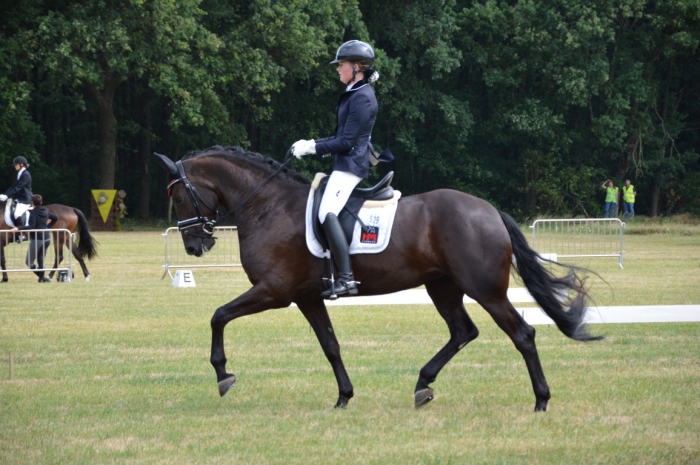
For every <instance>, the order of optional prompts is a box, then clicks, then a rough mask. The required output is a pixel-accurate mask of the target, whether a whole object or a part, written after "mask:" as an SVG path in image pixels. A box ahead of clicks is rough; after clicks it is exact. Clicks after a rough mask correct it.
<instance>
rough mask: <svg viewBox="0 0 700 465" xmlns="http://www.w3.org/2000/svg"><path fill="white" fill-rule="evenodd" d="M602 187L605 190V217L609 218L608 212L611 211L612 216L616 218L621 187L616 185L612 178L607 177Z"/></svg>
mask: <svg viewBox="0 0 700 465" xmlns="http://www.w3.org/2000/svg"><path fill="white" fill-rule="evenodd" d="M600 187H602V188H603V190H605V218H608V212H610V218H615V209H616V208H617V200H618V197H619V196H620V189H619V188H617V187H615V185H614V184H613V182H612V181H611V180H610V179H606V180H605V181H604V182H603V185H602V186H600Z"/></svg>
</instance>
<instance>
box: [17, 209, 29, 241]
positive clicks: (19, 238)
mask: <svg viewBox="0 0 700 465" xmlns="http://www.w3.org/2000/svg"><path fill="white" fill-rule="evenodd" d="M25 224H27V212H24V213H22V215H21V216H20V217H19V218H15V226H24V225H25ZM26 240H27V236H25V235H24V233H22V232H17V233H15V242H19V243H20V244H21V243H22V242H24V241H26Z"/></svg>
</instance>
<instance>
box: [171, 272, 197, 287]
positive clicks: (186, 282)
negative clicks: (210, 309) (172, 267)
mask: <svg viewBox="0 0 700 465" xmlns="http://www.w3.org/2000/svg"><path fill="white" fill-rule="evenodd" d="M173 287H197V285H196V284H195V282H194V275H193V274H192V272H191V271H190V270H177V272H176V273H175V277H174V278H173Z"/></svg>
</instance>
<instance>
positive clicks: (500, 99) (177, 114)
mask: <svg viewBox="0 0 700 465" xmlns="http://www.w3.org/2000/svg"><path fill="white" fill-rule="evenodd" d="M0 17H2V20H1V21H0V39H1V40H0V65H1V66H0V108H1V110H0V183H2V185H0V189H1V190H4V189H5V188H6V186H7V185H9V183H11V182H12V179H13V176H14V170H13V169H12V166H11V160H12V158H14V157H15V156H18V155H23V156H25V157H27V158H28V159H29V160H30V162H31V169H30V171H31V172H32V175H33V177H34V186H35V189H34V190H35V192H38V193H41V194H42V195H44V196H45V197H46V198H47V200H48V201H49V202H50V203H56V202H58V203H65V204H68V205H72V206H76V207H78V208H80V209H82V210H83V211H89V209H90V203H89V202H90V190H91V189H97V188H103V189H108V188H116V189H124V190H125V191H126V192H127V195H128V198H127V204H128V205H129V210H130V213H131V216H132V217H137V218H150V217H164V216H165V214H166V210H167V198H166V196H165V184H166V182H167V179H165V177H164V175H163V174H162V173H161V172H160V171H159V169H158V168H157V166H156V165H155V163H154V160H153V156H152V152H154V151H157V152H160V153H165V154H168V155H169V156H171V157H172V158H175V159H178V158H180V157H182V156H183V155H185V154H186V153H188V152H190V151H193V150H201V149H205V148H207V147H210V146H213V145H240V146H243V147H244V148H246V149H249V150H252V151H256V152H260V153H263V154H265V155H269V156H272V157H273V158H276V159H278V160H281V159H282V157H283V156H284V154H285V152H286V150H287V149H288V148H289V146H290V145H291V144H292V143H293V142H294V141H296V140H297V139H302V138H304V139H309V138H320V137H325V136H329V135H331V134H333V132H334V128H335V106H336V103H337V99H338V96H339V95H340V93H341V91H342V85H341V84H340V83H339V81H338V77H337V74H336V72H335V68H334V67H332V66H330V65H328V62H329V61H331V59H332V58H333V57H334V54H335V50H336V48H337V47H338V46H339V45H340V44H341V43H342V42H343V41H345V40H349V39H361V40H365V41H367V42H369V43H370V44H372V45H373V46H374V48H375V52H376V54H377V63H376V64H377V69H378V71H379V73H380V75H381V77H380V79H379V81H378V82H377V83H376V84H375V92H376V94H377V99H378V101H379V105H380V110H379V116H378V120H377V124H376V126H375V129H374V133H373V137H372V141H373V143H374V145H375V146H376V147H377V148H379V149H384V148H390V149H391V150H392V152H393V153H394V155H395V158H396V159H395V161H394V162H393V163H391V164H388V165H386V166H382V165H380V166H379V167H378V168H376V169H374V170H372V171H373V174H372V177H371V179H370V182H371V181H374V180H377V179H378V178H380V177H381V176H382V175H383V174H385V173H386V172H387V171H388V170H394V171H395V173H396V174H395V178H394V185H395V186H396V187H397V188H399V189H400V190H401V191H402V192H403V193H404V194H405V195H409V194H414V193H420V192H424V191H428V190H432V189H438V188H452V189H458V190H461V191H464V192H468V193H471V194H474V195H477V196H479V197H482V198H485V199H487V200H488V201H490V202H491V203H492V204H494V205H495V206H496V207H498V208H500V209H503V210H505V211H507V212H509V213H511V214H512V215H514V216H515V217H517V218H519V219H521V220H525V219H526V218H532V217H534V216H556V217H568V216H579V215H583V216H599V215H600V214H601V212H602V208H603V201H604V193H603V192H602V190H601V189H600V185H601V183H602V181H603V180H604V179H607V178H611V179H614V180H616V181H617V183H618V184H619V183H621V182H622V181H623V180H624V179H631V180H632V183H633V184H634V185H635V186H636V187H637V189H638V193H639V194H638V196H637V206H636V210H637V212H639V213H641V214H644V215H650V216H656V215H661V214H673V213H678V212H689V213H695V214H697V213H700V200H699V199H700V162H699V157H698V152H699V151H700V149H699V147H700V138H699V134H700V2H698V1H697V0H657V1H650V0H623V1H620V0H614V1H613V0H556V1H552V2H532V1H529V0H512V1H501V0H480V1H460V0H442V1H435V0H423V1H421V0H418V1H405V0H398V1H397V0H394V1H388V0H281V1H272V0H249V1H246V2H240V1H220V0H149V1H145V2H144V1H142V0H86V1H82V2H73V1H67V0H16V1H14V2H2V3H1V4H0ZM307 158H309V157H307ZM294 168H295V169H297V170H298V171H301V172H302V173H305V174H307V175H308V176H309V177H310V176H311V175H312V173H314V172H316V171H330V166H329V165H328V163H323V162H318V161H316V160H313V159H306V158H305V159H303V160H298V161H295V162H294Z"/></svg>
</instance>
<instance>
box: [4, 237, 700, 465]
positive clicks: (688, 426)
mask: <svg viewBox="0 0 700 465" xmlns="http://www.w3.org/2000/svg"><path fill="white" fill-rule="evenodd" d="M639 227H640V228H650V226H649V225H639ZM633 229H634V225H630V229H629V230H630V231H632V230H633ZM640 231H641V232H639V233H638V234H635V233H634V232H631V233H630V234H629V235H628V236H626V237H625V269H624V270H619V269H618V268H617V262H616V260H615V259H590V260H588V261H583V262H581V263H579V264H580V265H584V266H588V267H590V268H591V269H592V270H593V271H596V272H597V273H599V274H600V277H601V278H602V280H601V279H600V278H597V277H594V278H592V284H593V297H594V298H595V300H596V303H598V304H599V305H653V304H700V286H699V285H698V284H699V283H700V279H698V273H699V272H700V226H697V225H684V226H678V227H673V228H669V230H668V231H665V230H661V231H659V230H653V228H652V229H648V230H644V231H642V230H641V229H640ZM95 236H96V237H97V239H98V240H99V242H100V244H101V245H100V250H99V251H100V255H99V256H98V257H97V258H96V259H95V260H93V261H92V262H89V264H88V265H89V267H90V270H91V272H92V281H91V282H90V283H84V282H82V280H81V279H79V276H78V273H77V271H76V280H75V282H73V283H70V284H64V283H55V282H54V283H50V284H39V283H36V282H35V278H33V275H31V276H30V275H28V274H17V273H15V274H12V275H11V276H10V280H11V281H10V283H6V284H0V299H1V301H2V305H1V309H0V327H1V328H2V330H1V331H2V332H1V333H0V334H1V336H0V355H1V357H0V360H2V365H0V369H1V371H0V463H2V464H25V463H27V464H28V463H32V464H35V463H70V464H79V463H89V464H96V463H99V464H103V463H120V464H121V463H135V464H136V463H149V464H150V463H168V464H173V463H176V464H187V463H196V464H199V463H246V464H247V463H250V464H265V463H291V464H327V463H338V464H340V463H366V464H385V463H401V464H414V463H415V464H448V463H454V464H457V463H489V464H491V463H635V464H636V463H648V464H657V463H698V462H700V445H699V444H700V424H699V423H698V418H700V359H699V356H700V324H696V323H684V324H674V323H667V324H628V325H595V326H594V327H593V328H592V329H593V332H594V333H596V334H597V333H604V334H605V335H606V336H607V337H606V339H605V340H604V341H600V342H595V343H590V344H582V343H576V342H573V341H570V340H568V339H566V338H565V337H564V336H563V335H562V334H561V333H560V332H559V331H558V330H557V329H556V328H554V327H551V326H538V327H537V343H538V348H539V352H540V357H541V359H542V364H543V367H544V370H545V374H546V375H547V379H548V381H549V384H550V388H551V391H552V400H551V401H550V403H549V410H548V411H547V412H545V413H537V414H536V413H533V412H532V409H533V407H534V395H533V393H532V388H531V385H530V381H529V377H528V374H527V369H526V367H525V364H524V362H523V361H522V358H521V357H520V355H519V353H518V352H517V351H516V350H515V349H514V348H513V346H512V344H511V342H510V341H509V340H508V339H507V337H506V336H505V334H504V333H503V332H501V331H500V330H499V329H498V328H497V327H496V326H495V324H494V323H493V321H492V320H491V319H490V318H489V317H488V315H486V313H485V312H484V311H483V310H482V309H481V308H480V307H478V306H475V305H470V306H468V308H467V310H468V311H469V313H470V315H471V316H472V318H473V319H474V321H475V323H476V324H477V326H478V327H479V329H480V331H481V334H480V337H479V338H478V339H477V340H475V341H474V342H472V343H471V344H470V345H468V346H467V347H466V348H465V349H464V350H463V351H462V352H460V353H459V354H458V355H457V356H456V357H455V358H454V359H453V361H452V362H451V363H449V364H448V365H447V366H446V367H445V369H444V370H443V371H442V373H441V374H440V376H439V377H438V379H437V381H436V382H435V383H434V384H433V387H434V388H435V393H436V400H435V402H433V403H431V404H429V405H428V406H427V407H426V408H424V409H422V410H419V411H416V410H414V408H413V388H414V386H415V382H416V380H417V376H418V371H419V370H420V368H421V367H422V366H423V365H424V364H425V363H426V362H427V361H428V360H429V359H430V358H431V357H432V356H433V354H434V353H435V352H436V351H437V350H438V349H439V348H440V347H441V346H442V344H444V343H445V342H446V340H447V337H448V334H447V331H446V327H445V325H444V322H443V321H442V320H441V319H440V317H439V316H438V315H437V312H436V311H435V310H434V309H433V308H432V307H431V306H427V305H413V306H406V307H396V306H376V307H351V306H348V307H334V308H332V310H331V311H330V312H331V318H332V319H333V322H334V325H335V330H336V333H337V336H338V339H339V341H340V344H341V349H342V353H343V357H344V360H345V363H346V366H347V368H348V372H349V374H350V377H351V379H352V381H353V384H354V387H355V398H354V399H352V400H351V402H350V404H349V406H348V408H347V409H346V410H333V409H332V408H331V407H332V406H333V404H334V403H335V400H336V397H337V387H336V383H335V379H334V377H333V373H332V371H331V369H330V366H329V364H328V363H327V361H326V360H325V357H324V356H323V353H322V351H321V349H320V347H319V345H318V343H317V341H316V338H315V336H314V335H313V333H312V331H311V330H310V328H309V326H308V324H307V323H306V321H305V320H304V318H303V317H302V316H301V314H300V313H299V312H298V311H296V309H294V308H288V309H282V310H273V311H269V312H265V313H263V314H261V315H256V316H252V317H247V318H242V319H240V320H236V321H234V322H233V323H231V324H230V325H229V326H228V327H227V332H226V344H227V346H226V348H227V355H228V359H229V363H228V366H229V368H230V370H232V371H233V372H234V373H236V375H237V376H238V386H236V387H234V388H233V389H232V390H231V392H230V393H229V394H227V396H226V397H224V398H220V397H219V395H218V392H217V389H216V377H215V375H214V371H213V369H212V368H211V365H210V364H209V345H210V337H211V334H210V330H209V319H210V317H211V315H212V313H213V311H214V310H215V309H216V307H218V306H219V305H221V304H222V303H224V302H227V301H229V300H231V299H232V298H233V297H234V296H235V295H237V294H238V293H239V292H241V291H242V290H244V289H245V288H247V280H246V279H245V275H244V274H242V273H240V272H235V271H227V272H213V271H202V270H197V271H195V279H196V281H197V287H196V288H187V289H178V288H173V287H172V286H171V285H170V281H169V280H168V279H167V278H166V279H165V280H160V277H161V265H162V262H163V256H162V254H163V247H162V245H163V244H162V237H161V236H160V234H159V232H122V233H96V234H95ZM603 280H604V281H603ZM519 306H520V305H519ZM10 351H12V352H13V354H14V373H13V374H14V376H13V379H11V380H10V379H9V372H8V365H7V361H8V354H9V353H10Z"/></svg>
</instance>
